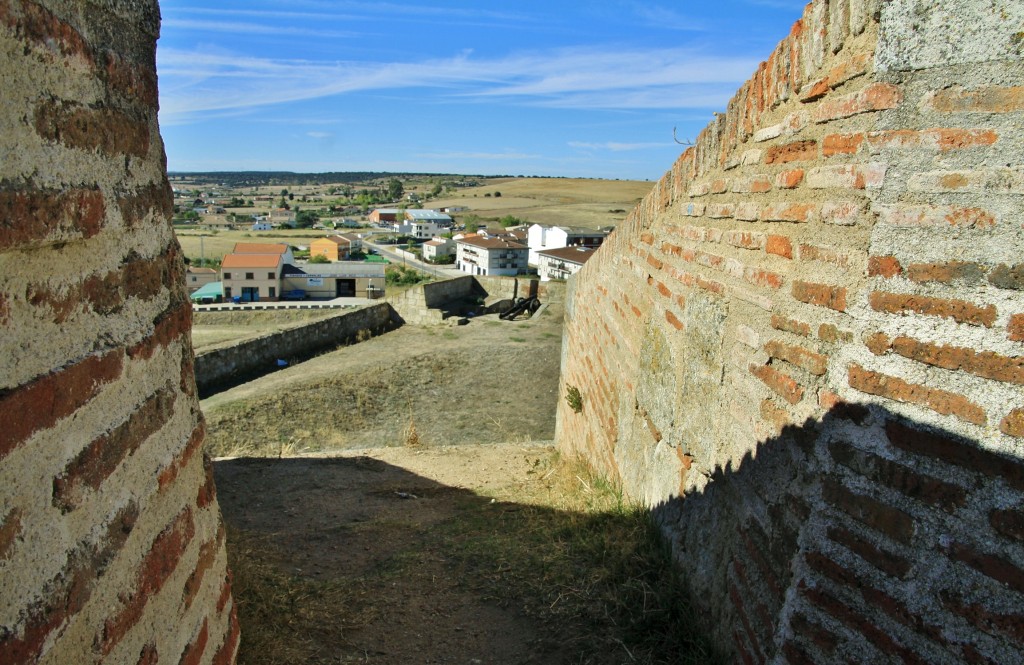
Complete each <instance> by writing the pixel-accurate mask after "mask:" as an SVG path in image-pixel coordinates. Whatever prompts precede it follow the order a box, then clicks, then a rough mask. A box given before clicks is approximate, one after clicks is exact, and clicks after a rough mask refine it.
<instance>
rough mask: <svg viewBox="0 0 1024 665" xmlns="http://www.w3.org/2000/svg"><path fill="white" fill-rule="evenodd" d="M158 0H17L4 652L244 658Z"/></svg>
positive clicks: (13, 21) (11, 112) (0, 443)
mask: <svg viewBox="0 0 1024 665" xmlns="http://www.w3.org/2000/svg"><path fill="white" fill-rule="evenodd" d="M158 31H159V11H158V8H157V3H156V1H155V0H131V1H128V0H86V1H75V2H72V1H67V0H37V1H32V0H0V77H2V80H3V91H4V92H3V94H4V99H3V103H2V104H0V155H2V157H0V327H2V334H0V423H2V426H0V662H2V663H5V664H16V663H36V662H39V663H54V664H59V665H66V664H67V663H95V662H110V663H156V662H158V661H159V662H175V663H178V662H180V663H196V664H199V663H201V664H204V665H206V664H210V663H231V662H233V661H234V659H235V652H236V649H237V645H238V640H239V632H238V623H237V620H236V618H235V606H234V602H233V600H232V596H231V590H230V585H229V582H228V572H227V563H226V562H227V559H226V555H225V549H224V529H223V526H222V523H221V519H220V511H219V508H218V505H217V500H216V495H215V490H214V484H213V478H212V474H211V467H210V465H209V463H208V460H206V459H205V457H204V455H203V453H202V444H203V421H202V416H201V414H200V411H199V402H198V400H197V398H196V387H195V381H194V378H193V363H192V348H191V342H190V337H189V328H190V321H191V306H190V305H189V302H188V298H187V294H186V292H185V281H184V274H183V273H184V266H183V263H182V258H181V255H180V252H179V249H178V244H177V242H176V240H175V239H174V235H173V233H172V230H171V224H170V217H171V206H172V199H171V190H170V187H169V185H168V183H167V180H166V176H165V163H164V151H163V144H162V142H161V139H160V135H159V132H158V128H157V77H156V69H155V67H156V63H155V48H156V39H157V35H158Z"/></svg>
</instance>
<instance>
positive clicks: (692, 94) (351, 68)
mask: <svg viewBox="0 0 1024 665" xmlns="http://www.w3.org/2000/svg"><path fill="white" fill-rule="evenodd" d="M157 57H158V71H159V73H160V82H161V119H162V121H165V122H168V123H181V122H188V121H189V119H190V118H191V117H192V116H193V115H195V114H205V113H207V112H210V111H224V110H227V109H243V108H252V107H261V106H268V105H272V104H279V103H285V102H294V101H300V100H308V99H318V98H324V97H331V96H335V95H341V94H344V93H353V92H360V91H370V90H392V91H403V93H404V92H406V91H409V90H415V91H416V92H415V94H417V95H420V96H421V99H420V101H423V99H425V98H426V96H425V95H423V94H422V93H423V91H424V90H425V89H431V88H432V89H435V91H434V93H433V101H436V100H437V98H438V97H440V98H442V99H448V100H449V101H452V102H455V101H460V102H466V101H468V100H470V99H476V100H488V99H491V100H495V101H496V100H498V99H500V100H501V101H502V102H505V103H508V102H512V103H526V104H533V105H543V106H549V107H559V108H590V109H593V108H604V109H627V108H648V109H649V108H692V107H714V108H721V107H722V106H724V103H725V102H726V101H727V100H728V99H729V97H730V96H731V95H732V93H733V92H735V89H736V84H737V83H739V82H741V81H743V80H745V79H746V78H747V77H748V76H750V74H751V73H752V72H754V71H755V70H756V68H757V65H758V60H757V59H755V58H748V57H742V56H739V57H733V56H727V57H715V56H709V55H703V54H700V53H695V52H693V51H691V50H686V49H630V50H619V51H615V50H612V49H607V48H597V47H588V48H576V49H562V50H558V51H551V52H545V53H530V54H516V55H511V56H508V57H505V58H496V59H483V58H475V57H473V54H472V53H471V52H468V51H467V52H464V53H461V54H457V55H454V56H452V57H448V58H443V59H425V60H423V61H419V62H352V61H342V62H324V61H314V60H300V59H273V58H263V57H255V56H245V55H239V54H236V53H230V52H226V51H223V50H218V49H215V48H207V49H205V50H181V49H175V48H161V49H159V50H158V52H157Z"/></svg>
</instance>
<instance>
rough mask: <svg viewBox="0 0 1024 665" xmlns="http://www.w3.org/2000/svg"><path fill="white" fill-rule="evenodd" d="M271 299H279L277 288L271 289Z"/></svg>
mask: <svg viewBox="0 0 1024 665" xmlns="http://www.w3.org/2000/svg"><path fill="white" fill-rule="evenodd" d="M270 297H271V298H276V297H277V287H274V286H272V287H270Z"/></svg>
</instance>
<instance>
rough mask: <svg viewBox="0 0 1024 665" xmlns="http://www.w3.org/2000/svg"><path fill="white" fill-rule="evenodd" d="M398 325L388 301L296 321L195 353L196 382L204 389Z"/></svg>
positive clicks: (263, 371)
mask: <svg viewBox="0 0 1024 665" xmlns="http://www.w3.org/2000/svg"><path fill="white" fill-rule="evenodd" d="M397 326H398V321H397V317H395V314H394V310H393V309H392V308H391V305H389V304H388V303H378V304H376V305H369V306H367V307H362V308H360V309H357V310H354V311H350V312H345V313H343V314H338V315H337V316H332V317H330V318H326V319H320V320H318V321H312V322H310V323H301V324H297V325H295V326H294V327H291V328H287V329H285V330H280V331H278V332H274V333H269V334H267V335H263V336H261V337H257V338H255V339H247V340H245V341H243V342H239V343H238V344H233V345H231V346H226V347H223V348H220V349H214V350H212V351H208V352H206V353H203V354H201V355H199V356H197V357H196V360H195V374H196V384H197V385H198V386H199V390H200V391H206V390H207V389H208V388H211V387H214V386H217V385H218V384H224V383H228V382H231V381H232V380H233V379H234V378H236V377H241V376H246V375H250V374H253V373H266V372H267V371H270V368H272V367H274V365H275V363H276V361H277V360H278V359H279V358H281V359H292V358H296V357H300V358H304V357H307V356H310V355H312V354H314V353H317V352H319V351H324V350H328V349H333V348H334V347H336V346H338V345H340V344H344V343H352V342H355V341H357V340H358V341H362V340H361V339H359V338H360V335H366V336H372V335H379V334H381V333H383V332H386V331H388V330H392V329H394V328H395V327H397Z"/></svg>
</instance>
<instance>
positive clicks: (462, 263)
mask: <svg viewBox="0 0 1024 665" xmlns="http://www.w3.org/2000/svg"><path fill="white" fill-rule="evenodd" d="M455 245H456V254H455V267H456V268H458V269H459V270H461V271H462V272H464V273H467V274H470V275H506V276H515V275H518V274H519V273H521V272H526V271H527V270H528V268H529V266H528V264H527V258H528V256H529V253H530V248H529V247H527V246H526V245H521V244H519V243H517V242H511V241H508V240H502V239H499V238H482V237H475V238H464V239H462V240H459V241H457V242H456V243H455Z"/></svg>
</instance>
